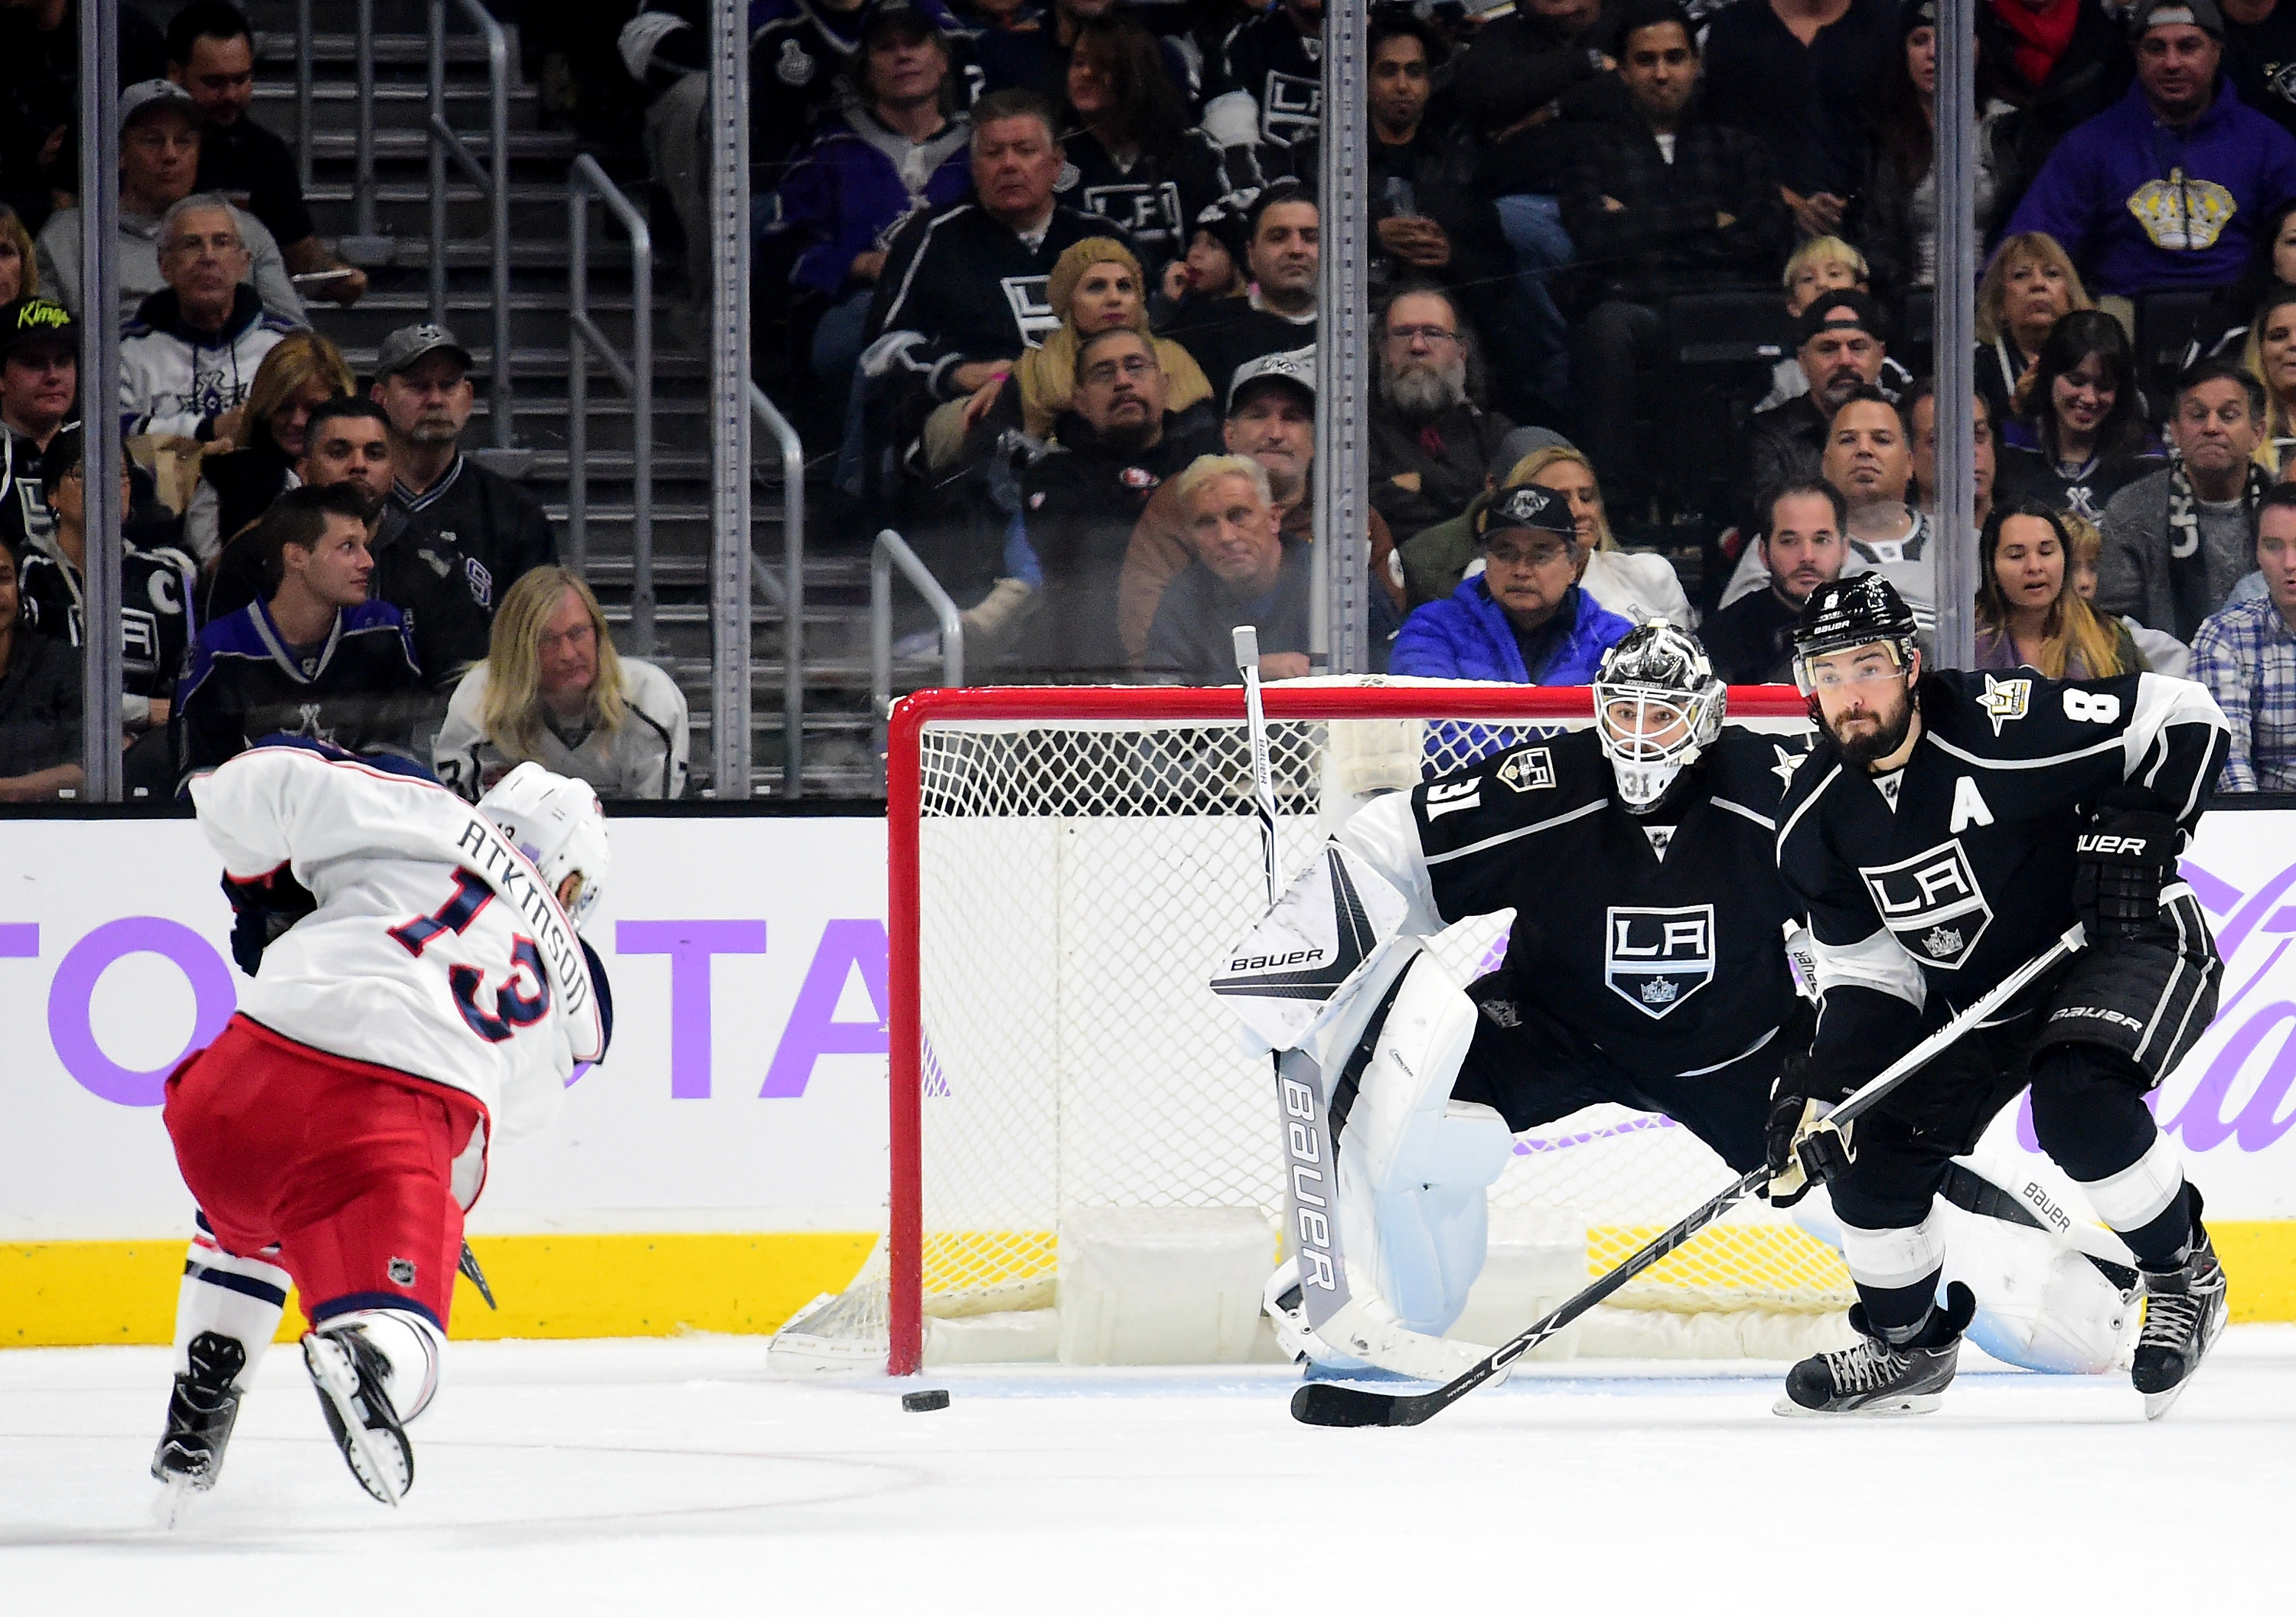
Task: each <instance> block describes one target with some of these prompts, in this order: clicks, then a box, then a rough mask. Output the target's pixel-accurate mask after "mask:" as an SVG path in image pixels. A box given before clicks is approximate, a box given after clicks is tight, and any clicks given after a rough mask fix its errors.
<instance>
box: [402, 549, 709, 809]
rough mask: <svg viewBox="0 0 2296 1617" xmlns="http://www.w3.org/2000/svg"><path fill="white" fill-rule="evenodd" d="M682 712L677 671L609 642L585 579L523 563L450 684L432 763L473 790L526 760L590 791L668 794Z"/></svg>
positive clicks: (683, 757) (678, 775) (679, 774)
mask: <svg viewBox="0 0 2296 1617" xmlns="http://www.w3.org/2000/svg"><path fill="white" fill-rule="evenodd" d="M685 720H686V707H685V694H684V693H682V692H681V691H679V690H678V688H677V685H676V681H674V680H673V679H671V678H670V677H669V676H668V674H666V673H664V672H663V671H662V670H661V669H658V668H656V667H655V666H654V665H653V664H652V663H651V662H642V661H639V660H638V659H636V658H635V657H623V656H620V655H619V654H617V653H616V652H615V650H614V637H613V635H612V634H611V631H609V629H608V628H607V627H606V615H605V613H604V612H603V611H602V610H601V609H600V607H599V605H598V597H597V596H596V595H593V594H591V593H590V587H589V586H588V585H587V584H585V583H584V582H583V581H582V580H581V579H580V578H579V577H578V575H577V574H575V573H574V572H573V571H571V570H569V569H567V568H563V567H536V568H530V569H529V570H527V571H526V572H524V573H523V574H521V575H520V578H519V580H518V582H517V583H515V584H513V585H512V586H511V587H510V592H509V593H508V594H507V595H504V596H503V600H502V605H501V606H500V608H498V609H497V610H496V612H495V621H494V630H493V635H492V637H491V639H490V640H489V642H488V647H487V660H486V661H484V662H481V663H479V664H477V665H476V666H475V667H473V668H472V669H471V671H470V672H469V673H467V674H465V675H463V678H462V682H461V683H460V684H458V685H455V695H454V700H453V701H452V702H449V703H448V704H447V722H446V724H445V725H444V726H442V727H441V728H440V729H439V739H438V741H437V742H436V743H434V744H433V746H432V748H431V763H432V767H435V768H436V769H437V770H438V772H439V779H440V780H443V781H445V782H446V783H447V784H448V785H449V786H452V787H453V788H454V789H455V791H457V792H461V793H462V794H463V796H464V797H467V798H469V799H471V800H472V801H476V800H478V798H479V797H480V794H481V793H483V792H485V791H486V790H487V789H488V787H490V786H492V785H493V784H495V783H496V781H498V780H500V779H501V778H502V777H503V776H505V775H507V774H509V773H510V772H511V770H512V769H513V768H515V767H518V766H519V765H520V764H521V763H526V762H529V761H532V762H535V763H538V764H540V765H541V766H542V767H544V768H545V769H548V770H550V771H551V772H552V773H553V774H554V775H567V776H574V777H575V778H577V779H578V780H585V781H587V782H589V783H590V784H591V786H592V787H593V788H594V789H595V790H596V792H597V793H598V795H599V796H600V797H615V798H677V797H682V796H684V795H685V778H686V767H687V752H688V748H689V745H690V742H689V737H688V735H687V734H686V725H685Z"/></svg>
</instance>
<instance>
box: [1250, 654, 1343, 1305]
mask: <svg viewBox="0 0 2296 1617" xmlns="http://www.w3.org/2000/svg"><path fill="white" fill-rule="evenodd" d="M1234 640H1235V667H1236V671H1237V672H1238V673H1240V674H1241V675H1242V676H1243V712H1244V719H1245V722H1246V726H1247V728H1248V729H1249V730H1250V732H1251V735H1250V738H1249V739H1250V743H1251V801H1252V808H1253V809H1254V810H1255V811H1256V812H1257V814H1258V815H1259V862H1260V865H1261V867H1262V869H1263V870H1264V871H1265V873H1266V874H1267V902H1268V904H1269V905H1270V906H1271V907H1273V906H1274V904H1275V900H1276V899H1278V898H1279V897H1281V896H1282V894H1283V874H1282V872H1281V871H1280V870H1279V869H1278V868H1277V866H1278V864H1279V862H1280V856H1279V855H1278V853H1277V851H1276V847H1275V765H1274V763H1273V762H1272V761H1271V760H1270V759H1269V757H1268V751H1267V707H1266V705H1265V704H1264V703H1262V702H1261V701H1260V699H1259V630H1258V629H1257V628H1253V627H1252V626H1251V624H1249V623H1245V624H1240V625H1238V626H1237V628H1236V629H1235V631H1234ZM1274 1067H1275V1101H1276V1108H1277V1111H1278V1113H1279V1115H1280V1117H1281V1119H1282V1124H1281V1127H1282V1130H1283V1166H1284V1188H1283V1195H1284V1202H1285V1211H1287V1212H1289V1213H1290V1215H1291V1225H1290V1228H1291V1234H1292V1251H1293V1252H1294V1253H1296V1254H1297V1256H1298V1259H1299V1263H1300V1309H1301V1310H1302V1311H1303V1312H1304V1313H1305V1314H1306V1315H1307V1316H1308V1324H1309V1325H1310V1326H1321V1325H1323V1324H1324V1321H1326V1320H1328V1319H1329V1318H1331V1317H1332V1316H1333V1314H1335V1313H1337V1312H1338V1311H1339V1310H1340V1309H1341V1307H1342V1306H1343V1305H1344V1304H1345V1303H1346V1302H1347V1301H1348V1268H1347V1265H1346V1264H1345V1263H1344V1262H1342V1261H1341V1258H1340V1230H1339V1225H1338V1223H1337V1222H1336V1219H1335V1218H1334V1213H1335V1206H1334V1204H1335V1203H1336V1202H1337V1201H1338V1200H1339V1186H1340V1176H1339V1157H1338V1154H1337V1153H1335V1152H1334V1151H1333V1145H1332V1125H1331V1116H1330V1113H1329V1112H1328V1111H1327V1109H1326V1108H1327V1106H1328V1104H1329V1101H1330V1096H1328V1095H1326V1094H1325V1093H1324V1075H1323V1071H1322V1070H1321V1069H1320V1068H1319V1067H1318V1065H1317V1064H1316V1058H1315V1057H1314V1056H1313V1055H1309V1054H1308V1052H1307V1051H1305V1050H1279V1051H1276V1052H1275V1055H1274Z"/></svg>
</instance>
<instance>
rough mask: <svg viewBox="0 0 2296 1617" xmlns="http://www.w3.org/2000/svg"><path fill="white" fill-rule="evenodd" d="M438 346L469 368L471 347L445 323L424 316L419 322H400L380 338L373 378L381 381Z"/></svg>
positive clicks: (437, 350) (434, 350)
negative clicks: (441, 323) (402, 323)
mask: <svg viewBox="0 0 2296 1617" xmlns="http://www.w3.org/2000/svg"><path fill="white" fill-rule="evenodd" d="M442 350H443V351H444V352H447V353H449V354H452V355H454V356H455V359H456V360H457V361H458V362H460V364H461V365H462V367H463V369H464V370H466V371H467V370H469V369H470V368H471V350H470V349H466V348H464V347H463V345H462V343H461V341H458V340H457V339H456V337H455V333H454V332H450V331H448V330H447V328H446V327H445V326H443V325H439V324H433V323H432V322H430V321H427V320H426V321H424V322H423V323H422V324H420V325H402V326H400V327H399V328H398V330H397V331H395V332H391V333H390V335H389V336H388V337H385V338H384V339H383V340H382V347H381V349H379V350H377V352H376V354H375V357H374V379H375V380H376V381H377V382H381V380H382V379H383V378H384V377H386V376H396V375H398V373H400V372H401V371H404V370H407V369H409V368H411V367H412V366H413V365H414V362H415V361H416V360H418V359H420V358H422V357H423V356H425V355H426V354H436V353H439V352H440V351H442Z"/></svg>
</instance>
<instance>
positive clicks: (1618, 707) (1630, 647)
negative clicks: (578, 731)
mask: <svg viewBox="0 0 2296 1617" xmlns="http://www.w3.org/2000/svg"><path fill="white" fill-rule="evenodd" d="M1725 707H1726V696H1725V694H1724V690H1723V685H1722V682H1721V681H1720V680H1719V679H1718V678H1716V677H1714V668H1713V665H1712V664H1711V663H1710V662H1709V661H1707V660H1706V653H1705V652H1704V651H1703V650H1702V649H1701V648H1700V646H1699V644H1698V642H1697V641H1696V640H1694V639H1693V638H1692V637H1691V636H1690V635H1689V634H1688V632H1687V631H1685V630H1683V629H1679V628H1676V627H1675V626H1674V625H1673V624H1671V623H1645V624H1643V625H1641V626H1640V627H1638V628H1636V629H1634V630H1633V631H1632V632H1631V633H1629V634H1628V636H1627V637H1626V638H1625V639H1623V640H1621V641H1620V642H1619V643H1618V644H1616V645H1614V646H1612V647H1611V649H1610V651H1609V652H1608V653H1605V654H1604V656H1603V668H1602V671H1601V672H1600V673H1598V674H1596V675H1595V731H1596V733H1597V734H1598V735H1601V736H1602V738H1603V756H1604V757H1606V758H1608V759H1610V760H1611V774H1612V775H1614V776H1617V778H1618V783H1619V800H1620V802H1621V803H1623V804H1624V805H1625V806H1626V808H1627V810H1628V813H1630V814H1646V813H1648V812H1649V811H1650V810H1651V809H1652V808H1656V807H1657V806H1658V803H1659V801H1660V800H1661V799H1662V798H1663V797H1665V796H1666V793H1667V790H1668V788H1669V787H1671V786H1672V785H1673V784H1674V782H1675V777H1676V776H1679V775H1680V774H1681V773H1682V772H1683V770H1685V769H1686V768H1688V767H1690V766H1691V765H1692V764H1693V763H1696V762H1697V761H1698V755H1699V754H1700V753H1701V752H1702V751H1705V750H1706V749H1707V748H1708V747H1710V746H1711V745H1712V744H1713V743H1714V738H1715V736H1716V735H1719V734H1720V733H1721V729H1722V717H1723V712H1724V710H1725Z"/></svg>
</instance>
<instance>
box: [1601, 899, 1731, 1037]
mask: <svg viewBox="0 0 2296 1617" xmlns="http://www.w3.org/2000/svg"><path fill="white" fill-rule="evenodd" d="M1603 945H1604V946H1603V981H1605V982H1607V983H1609V984H1610V986H1611V992H1612V993H1613V994H1616V995H1617V996H1618V997H1620V998H1621V999H1623V1000H1625V1001H1626V1002H1627V1003H1628V1005H1632V1006H1634V1007H1635V1009H1636V1010H1637V1011H1640V1012H1641V1013H1642V1014H1644V1015H1645V1016H1648V1017H1650V1018H1651V1019H1652V1021H1656V1020H1657V1019H1658V1018H1660V1017H1662V1016H1667V1015H1670V1014H1673V1012H1674V1011H1675V1010H1676V1009H1677V1008H1678V1007H1679V1006H1680V1005H1682V1004H1683V1002H1684V1001H1685V1000H1687V999H1688V998H1689V997H1691V996H1692V995H1693V994H1695V993H1697V992H1698V990H1699V989H1702V988H1704V987H1705V986H1706V985H1707V984H1708V983H1710V982H1711V981H1714V907H1713V906H1712V905H1711V904H1693V905H1688V906H1685V907H1682V908H1679V909H1629V908H1622V907H1618V906H1613V907H1611V909H1609V910H1608V911H1607V912H1605V914H1604V916H1603Z"/></svg>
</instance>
